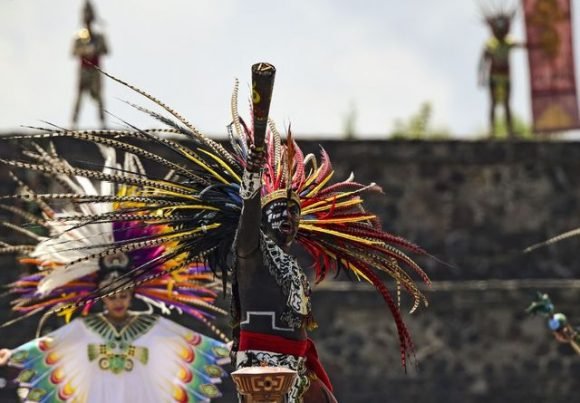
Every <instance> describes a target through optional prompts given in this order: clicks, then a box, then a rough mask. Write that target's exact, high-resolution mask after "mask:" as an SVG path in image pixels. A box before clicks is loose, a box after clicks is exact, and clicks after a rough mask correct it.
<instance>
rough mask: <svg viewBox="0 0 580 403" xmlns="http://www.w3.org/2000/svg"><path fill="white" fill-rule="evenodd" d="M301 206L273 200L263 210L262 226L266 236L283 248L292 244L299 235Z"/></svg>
mask: <svg viewBox="0 0 580 403" xmlns="http://www.w3.org/2000/svg"><path fill="white" fill-rule="evenodd" d="M299 223H300V206H299V205H298V204H297V203H296V202H295V201H293V200H291V201H288V200H286V199H277V200H273V201H271V202H270V203H268V204H266V205H265V206H264V208H263V209H262V226H263V228H264V232H265V233H266V235H267V236H268V237H269V238H270V239H272V240H273V241H274V242H276V244H277V245H278V246H280V247H281V248H287V247H289V246H290V244H292V241H294V238H295V237H296V234H297V233H298V224H299Z"/></svg>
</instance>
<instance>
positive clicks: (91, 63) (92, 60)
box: [81, 55, 100, 68]
mask: <svg viewBox="0 0 580 403" xmlns="http://www.w3.org/2000/svg"><path fill="white" fill-rule="evenodd" d="M99 63H100V57H99V56H98V55H97V56H92V57H81V66H82V67H83V68H93V67H95V66H97V67H99V66H100V64H99Z"/></svg>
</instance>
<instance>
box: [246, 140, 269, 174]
mask: <svg viewBox="0 0 580 403" xmlns="http://www.w3.org/2000/svg"><path fill="white" fill-rule="evenodd" d="M265 162H266V152H265V150H263V149H262V150H256V146H255V145H253V144H252V145H250V151H249V153H248V160H247V161H246V170H247V171H248V172H260V169H261V168H262V167H263V166H264V163H265Z"/></svg>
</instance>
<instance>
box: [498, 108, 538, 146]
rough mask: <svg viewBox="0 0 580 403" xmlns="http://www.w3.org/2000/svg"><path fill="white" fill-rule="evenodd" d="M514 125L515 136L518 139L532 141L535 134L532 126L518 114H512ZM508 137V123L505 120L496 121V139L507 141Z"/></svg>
mask: <svg viewBox="0 0 580 403" xmlns="http://www.w3.org/2000/svg"><path fill="white" fill-rule="evenodd" d="M512 124H513V126H514V135H515V137H516V138H517V139H523V140H532V139H533V138H534V133H533V131H532V126H531V125H530V124H529V123H527V122H526V121H525V120H523V119H522V118H521V116H518V115H516V114H513V113H512ZM507 137H508V129H507V122H506V120H505V118H503V117H501V118H500V119H496V120H495V138H496V139H505V138H507Z"/></svg>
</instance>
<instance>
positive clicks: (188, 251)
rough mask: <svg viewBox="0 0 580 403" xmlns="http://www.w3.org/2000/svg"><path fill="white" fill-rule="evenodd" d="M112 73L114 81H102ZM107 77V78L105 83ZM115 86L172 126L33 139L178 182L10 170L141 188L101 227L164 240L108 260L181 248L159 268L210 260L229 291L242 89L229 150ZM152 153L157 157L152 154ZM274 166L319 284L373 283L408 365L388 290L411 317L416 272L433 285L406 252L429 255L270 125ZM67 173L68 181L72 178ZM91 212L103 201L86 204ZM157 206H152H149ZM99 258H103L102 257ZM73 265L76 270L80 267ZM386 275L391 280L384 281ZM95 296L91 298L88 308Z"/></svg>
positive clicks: (324, 159) (242, 156)
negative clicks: (117, 158)
mask: <svg viewBox="0 0 580 403" xmlns="http://www.w3.org/2000/svg"><path fill="white" fill-rule="evenodd" d="M104 74H107V73H104ZM107 75H108V74H107ZM108 76H109V77H111V78H112V79H114V80H116V81H118V82H120V83H121V84H123V85H126V86H128V87H130V88H132V89H133V90H135V91H137V92H139V93H140V94H142V95H144V96H145V97H147V98H148V99H150V100H152V101H153V102H155V103H156V104H157V105H158V106H160V107H161V108H163V109H165V111H167V112H169V113H170V114H171V115H172V116H173V118H174V119H173V118H168V117H166V116H162V115H161V114H159V113H157V112H153V111H149V110H146V109H144V108H141V107H137V108H139V109H141V110H142V111H144V112H146V113H148V114H150V115H151V116H153V117H154V118H156V119H158V120H159V121H161V122H162V123H164V124H165V125H166V128H162V129H157V130H140V129H137V128H134V127H131V128H130V129H128V130H124V131H114V130H110V131H108V130H103V131H68V130H52V129H51V130H45V133H42V134H38V135H34V136H32V137H33V138H49V139H54V138H60V137H64V138H70V139H76V140H80V141H86V142H90V143H95V144H99V145H106V146H108V147H111V148H113V149H116V150H120V151H125V152H130V153H132V154H134V155H136V156H138V157H140V158H142V159H143V160H148V162H150V163H152V164H153V165H156V172H161V171H163V170H170V172H171V173H172V175H171V176H166V177H161V176H156V177H151V176H149V177H147V176H137V177H135V176H134V175H126V174H124V173H118V174H115V175H111V174H108V173H106V172H101V171H97V170H91V169H80V168H79V169H74V171H73V170H70V169H68V170H67V169H65V168H59V167H52V166H46V165H39V164H35V163H22V162H15V161H5V163H7V164H8V165H10V166H14V167H17V168H18V167H19V168H23V169H29V170H36V171H39V172H42V173H46V174H49V175H53V176H54V175H57V176H58V175H61V174H63V173H65V174H69V175H75V176H78V177H82V178H88V179H98V180H101V181H107V182H113V183H116V184H117V185H121V186H131V187H134V188H135V189H136V192H135V193H134V194H131V196H115V199H114V200H112V199H111V201H118V202H125V201H126V202H128V201H131V200H133V199H128V197H131V198H135V200H137V199H139V200H140V201H141V203H140V204H139V207H138V208H137V210H138V212H139V214H141V216H139V215H138V214H135V213H134V212H131V211H127V209H122V210H121V211H120V212H116V213H113V214H108V213H100V214H97V215H95V216H94V217H92V220H93V221H96V222H100V221H107V222H113V223H115V222H118V221H121V222H125V221H127V217H126V215H127V214H130V215H132V217H131V220H132V221H135V222H143V223H147V222H151V221H153V222H159V223H163V224H164V225H167V228H168V229H167V230H166V231H164V232H163V233H162V234H161V235H157V234H155V235H153V234H151V235H146V236H139V237H133V238H130V239H125V240H123V242H122V243H121V244H119V243H115V244H113V245H108V246H105V245H102V246H103V247H104V248H105V249H104V252H98V253H105V254H106V253H109V252H111V253H114V252H116V251H118V250H119V248H121V249H122V250H125V248H135V245H140V244H141V243H151V246H157V245H160V244H164V243H167V242H172V243H173V254H172V255H163V254H162V255H160V256H159V257H158V258H157V261H158V262H159V264H162V263H163V262H165V261H168V260H170V259H173V257H174V256H175V255H180V254H183V256H185V257H184V259H185V260H191V261H197V260H203V261H204V262H206V263H207V264H209V266H210V267H211V268H212V269H213V270H215V271H216V272H219V273H221V275H222V279H223V281H224V282H226V281H227V278H228V270H229V267H228V261H227V256H228V253H229V252H230V250H231V247H232V243H233V242H234V236H235V232H236V228H237V225H238V219H239V217H240V212H241V208H242V200H241V198H240V196H239V188H240V182H241V177H242V174H243V169H244V166H245V164H246V158H247V155H248V144H249V143H251V141H252V137H253V133H252V131H251V129H249V128H248V126H247V125H246V124H245V122H244V121H243V120H242V119H241V118H240V116H239V113H238V109H237V98H238V83H237V82H236V85H235V88H234V92H233V96H232V101H231V102H232V104H231V105H232V109H231V110H232V123H231V125H230V126H229V128H228V132H229V135H230V145H231V148H230V149H226V147H224V146H223V145H221V144H219V143H217V142H215V141H213V140H211V139H210V138H208V137H206V136H204V135H203V134H201V133H200V132H199V131H198V130H197V129H196V128H195V127H194V126H193V125H191V124H190V123H189V122H188V121H187V120H186V119H185V118H183V117H182V116H181V115H179V114H178V113H177V112H175V111H174V110H173V109H171V108H170V107H168V106H167V105H165V104H164V103H162V102H161V101H159V100H157V99H155V98H153V97H152V96H150V95H149V94H147V93H145V92H143V91H142V90H140V89H138V88H135V87H133V86H131V85H130V84H127V83H125V82H123V81H121V80H119V79H117V78H115V77H112V76H110V75H108ZM165 134H171V135H176V134H181V135H184V136H185V137H186V141H184V142H177V141H174V140H170V139H168V138H167V137H164V136H163V135H165ZM151 144H154V145H156V146H157V147H158V148H157V151H152V149H151ZM266 147H267V166H266V169H265V172H264V175H263V182H264V186H263V188H262V197H263V198H266V199H267V198H268V197H270V196H269V195H272V194H274V193H276V192H278V193H279V194H282V193H283V192H280V191H281V190H285V191H290V193H291V194H294V195H296V197H297V198H298V199H299V202H300V207H301V221H300V225H299V231H298V235H297V241H298V242H299V243H300V244H302V245H303V246H304V247H305V249H306V250H307V251H308V253H309V254H310V255H311V256H312V258H313V260H314V265H313V269H314V271H315V273H316V278H317V281H322V280H323V279H324V278H325V277H326V276H327V275H328V274H329V273H333V272H336V271H338V270H341V269H342V270H346V271H348V272H350V273H353V274H354V275H355V276H356V277H357V278H359V279H362V280H364V281H367V282H369V283H370V284H372V285H373V286H374V287H375V288H376V289H377V291H378V292H379V293H380V294H381V296H382V297H383V298H384V300H385V301H386V303H387V304H388V307H389V309H390V311H391V313H392V315H393V317H394V319H395V323H396V326H397V329H398V333H399V340H400V346H401V358H402V362H403V365H404V364H405V361H406V357H407V355H408V353H409V352H411V351H412V350H413V345H412V341H411V337H410V335H409V332H408V330H407V328H406V326H405V324H404V323H403V320H402V315H401V313H400V310H399V306H398V304H397V302H395V300H394V298H393V297H392V295H391V293H392V291H390V290H389V286H388V280H385V279H384V278H385V277H386V278H387V279H388V278H389V277H390V278H392V279H393V282H392V284H391V286H390V288H391V289H394V288H396V289H397V290H398V289H399V287H400V288H402V289H403V290H406V291H407V292H408V293H409V294H410V295H411V296H412V297H413V300H414V303H413V305H412V308H411V311H413V310H415V309H416V308H417V307H418V306H419V305H420V304H421V303H425V304H426V299H425V297H424V296H423V294H422V293H421V291H420V290H419V289H418V287H417V286H416V284H415V282H414V280H413V278H412V274H411V273H413V272H414V273H416V274H417V275H418V276H419V278H420V279H421V280H423V281H425V282H426V283H429V279H428V278H427V276H426V275H425V273H424V272H423V271H422V270H421V268H420V267H419V266H418V265H417V264H416V263H415V262H414V261H413V260H412V259H411V258H410V257H409V256H408V255H407V254H406V253H405V252H403V250H406V251H410V252H412V253H419V254H423V253H424V251H423V250H421V249H420V248H419V247H417V246H415V245H414V244H412V243H410V242H408V241H406V240H404V239H402V238H400V237H397V236H394V235H392V234H389V233H387V232H385V231H383V230H382V229H381V226H380V225H379V222H378V219H377V217H376V215H375V214H373V213H371V212H368V211H366V210H365V209H364V206H363V198H362V197H363V195H364V194H365V193H366V192H380V188H379V187H378V186H377V185H376V184H374V183H371V184H368V185H364V184H360V183H357V182H355V181H354V178H353V177H352V175H351V177H349V178H347V179H346V180H344V181H340V182H337V183H333V184H331V179H332V177H333V173H334V171H333V168H332V164H331V161H330V157H329V156H328V154H327V153H326V152H325V151H324V150H321V156H320V158H317V157H316V156H315V155H313V154H308V155H304V154H303V153H302V151H301V149H300V147H299V146H298V144H297V143H296V142H295V141H294V140H293V139H292V138H291V136H288V140H287V141H286V144H283V142H282V136H281V135H280V133H279V132H278V130H277V128H276V126H275V125H274V123H272V122H270V124H269V130H268V132H267V134H266ZM65 171H66V172H65ZM84 200H85V201H86V202H87V203H94V202H97V201H96V200H89V199H87V198H86V196H84ZM148 206H149V207H148ZM95 253H97V252H96V251H95ZM73 264H74V263H73ZM152 269H153V268H152V267H151V266H150V265H149V266H147V265H143V266H142V267H140V269H139V270H134V271H133V272H132V273H129V274H127V275H126V276H125V278H126V279H127V281H134V279H135V278H138V277H140V276H147V275H148V273H150V272H151V271H152ZM384 275H386V276H384ZM91 298H93V296H88V297H87V299H86V301H90V300H91Z"/></svg>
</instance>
